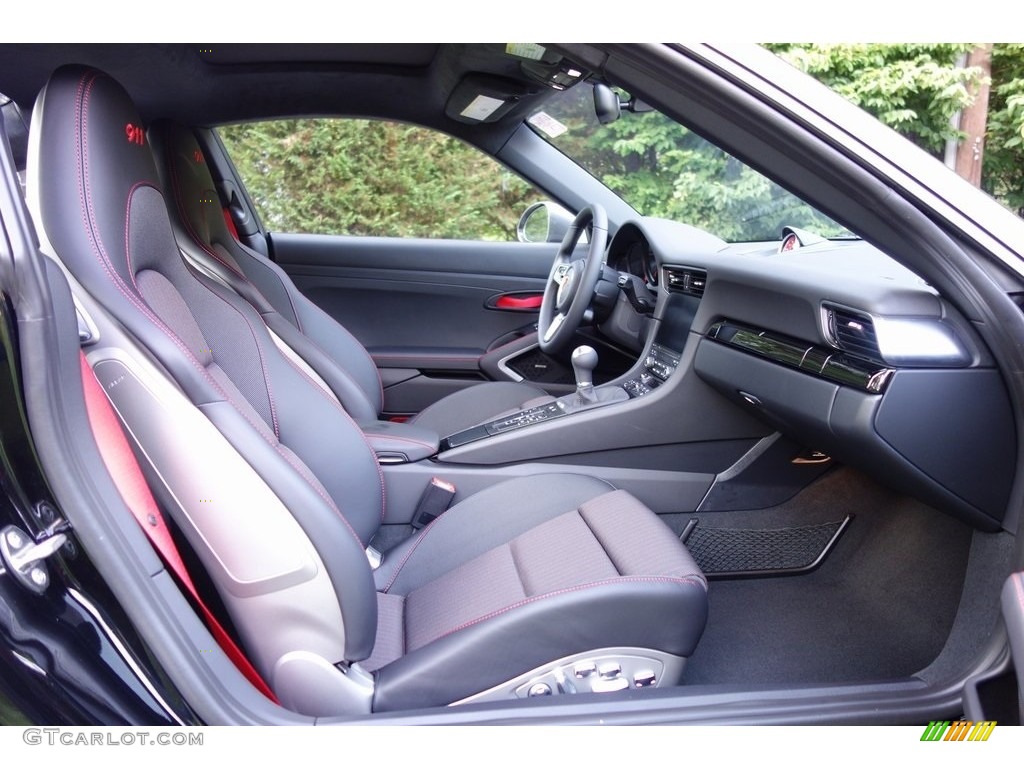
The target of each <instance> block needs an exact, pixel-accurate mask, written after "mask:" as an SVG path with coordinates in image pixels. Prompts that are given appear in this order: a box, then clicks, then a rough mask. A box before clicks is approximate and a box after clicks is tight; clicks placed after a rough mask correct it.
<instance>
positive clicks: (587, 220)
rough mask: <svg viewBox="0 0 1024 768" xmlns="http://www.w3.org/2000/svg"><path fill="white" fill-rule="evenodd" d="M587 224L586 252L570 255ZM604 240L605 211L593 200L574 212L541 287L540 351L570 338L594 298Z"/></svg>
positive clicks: (551, 349) (559, 345)
mask: <svg viewBox="0 0 1024 768" xmlns="http://www.w3.org/2000/svg"><path fill="white" fill-rule="evenodd" d="M588 227H589V228H590V244H589V247H588V249H587V255H586V257H585V258H582V259H574V258H573V251H575V250H576V244H577V243H579V240H580V236H581V235H582V234H583V232H584V230H586V229H587V228H588ZM607 241H608V214H606V213H605V210H604V208H602V207H601V206H600V205H598V204H597V203H593V204H591V205H588V206H587V207H586V208H584V209H583V210H582V211H580V212H579V213H578V214H577V215H576V218H575V219H573V222H572V224H571V225H570V226H569V229H568V231H567V232H566V233H565V237H564V238H562V244H561V245H559V246H558V253H556V254H555V261H554V264H552V265H551V274H550V275H549V276H548V282H547V285H546V286H545V287H544V300H543V302H542V303H541V305H540V315H539V317H538V318H537V338H538V341H539V343H540V348H541V350H542V351H544V352H547V353H548V354H552V353H555V352H560V351H561V350H563V349H564V348H565V347H567V346H568V345H569V342H570V341H572V337H573V335H574V334H575V333H576V329H577V328H579V325H580V323H581V322H582V321H583V315H584V314H585V313H586V311H587V307H589V306H590V301H591V299H593V298H594V289H595V288H596V287H597V281H598V278H599V277H600V276H601V267H602V265H603V263H604V246H605V243H606V242H607Z"/></svg>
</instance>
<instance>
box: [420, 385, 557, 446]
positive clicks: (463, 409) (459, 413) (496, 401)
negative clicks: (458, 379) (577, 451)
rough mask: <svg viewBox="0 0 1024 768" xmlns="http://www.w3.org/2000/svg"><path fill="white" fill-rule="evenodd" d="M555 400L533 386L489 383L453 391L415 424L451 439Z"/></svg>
mask: <svg viewBox="0 0 1024 768" xmlns="http://www.w3.org/2000/svg"><path fill="white" fill-rule="evenodd" d="M553 399H554V398H553V397H551V396H550V395H549V394H548V393H547V392H545V391H544V390H543V389H540V388H538V387H535V386H533V385H531V384H522V383H518V382H513V381H490V382H485V383H483V384H474V385H473V386H471V387H466V388H465V389H460V390H459V391H458V392H452V393H451V394H450V395H447V396H446V397H443V398H442V399H441V400H439V401H437V402H436V403H434V404H433V405H430V406H428V407H426V408H424V409H423V410H422V411H420V413H419V414H417V416H416V417H415V418H413V419H412V423H413V424H415V425H416V426H417V427H426V428H427V429H432V430H434V431H435V432H437V434H439V435H440V436H441V437H448V436H449V435H454V434H455V433H456V432H461V431H462V430H464V429H467V428H469V427H472V426H475V425H476V424H480V423H483V422H485V421H492V420H494V419H496V418H498V417H499V416H501V415H504V414H507V413H516V412H518V411H521V410H523V408H531V407H533V406H535V405H540V404H542V403H545V402H550V401H551V400H553Z"/></svg>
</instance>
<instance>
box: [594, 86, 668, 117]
mask: <svg viewBox="0 0 1024 768" xmlns="http://www.w3.org/2000/svg"><path fill="white" fill-rule="evenodd" d="M622 110H626V111H627V112H638V113H639V112H652V111H654V107H652V106H651V105H650V104H648V103H647V102H646V101H640V99H638V98H637V97H636V96H631V97H630V98H629V101H623V100H622V99H621V98H619V94H617V93H616V92H615V91H613V90H612V89H611V88H610V87H609V86H607V85H605V84H604V83H594V113H595V114H596V115H597V121H598V122H599V123H601V125H608V123H614V122H615V121H616V120H618V119H619V117H621V116H622Z"/></svg>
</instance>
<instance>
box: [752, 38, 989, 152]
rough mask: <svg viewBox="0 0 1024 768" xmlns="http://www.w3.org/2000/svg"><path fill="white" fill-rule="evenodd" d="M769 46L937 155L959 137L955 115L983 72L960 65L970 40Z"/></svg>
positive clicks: (784, 44) (969, 47)
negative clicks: (951, 140)
mask: <svg viewBox="0 0 1024 768" xmlns="http://www.w3.org/2000/svg"><path fill="white" fill-rule="evenodd" d="M765 47H767V48H768V49H769V50H771V51H774V52H775V53H776V54H778V55H779V56H781V57H783V58H784V59H786V60H787V61H789V62H790V63H792V64H793V65H795V66H796V67H797V68H799V69H801V70H803V71H804V72H807V73H808V74H811V75H813V76H814V77H816V78H817V79H819V80H821V81H822V82H824V83H825V84H827V85H828V86H830V87H831V88H833V89H834V90H835V91H837V92H838V93H840V94H842V95H843V96H845V97H846V98H847V99H849V100H850V101H852V102H853V103H854V104H857V105H859V106H860V107H863V108H864V109H865V110H867V111H868V112H870V113H871V114H873V115H874V116H875V117H877V118H878V119H879V120H881V121H882V122H883V123H885V124H886V125H888V126H890V127H892V128H894V129H896V130H897V131H899V132H900V133H902V134H904V135H906V136H908V137H909V138H911V139H912V140H914V141H915V143H917V144H918V145H920V146H921V147H923V148H925V149H927V150H929V151H931V152H933V153H936V154H941V153H942V150H943V148H944V146H945V143H946V141H947V140H948V139H955V138H958V137H959V136H960V134H959V132H958V131H957V130H956V128H954V127H952V125H951V124H950V118H952V117H953V115H955V114H956V113H957V111H959V110H961V109H963V108H964V107H966V106H967V105H968V104H970V103H971V100H972V95H971V92H970V88H971V86H972V85H973V84H974V83H976V82H977V79H978V78H979V77H980V76H981V72H980V71H979V70H977V69H973V68H972V69H966V68H960V67H958V66H957V61H958V59H959V57H960V56H961V55H962V54H965V53H967V52H968V51H969V50H970V49H971V48H972V47H974V46H973V45H972V44H970V43H928V44H902V45H886V44H881V43H869V44H842V45H833V44H821V43H812V44H801V43H776V44H770V45H767V46H765Z"/></svg>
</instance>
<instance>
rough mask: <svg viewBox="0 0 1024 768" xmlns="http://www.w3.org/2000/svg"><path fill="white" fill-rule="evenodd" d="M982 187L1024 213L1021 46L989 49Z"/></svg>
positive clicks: (1023, 70) (1023, 57)
mask: <svg viewBox="0 0 1024 768" xmlns="http://www.w3.org/2000/svg"><path fill="white" fill-rule="evenodd" d="M988 109H989V111H988V130H987V132H986V135H985V156H984V160H983V166H982V187H984V189H985V191H987V192H988V193H989V194H991V195H993V196H995V197H996V199H998V200H1001V201H1002V202H1003V203H1004V204H1005V205H1007V206H1008V207H1009V208H1011V209H1012V210H1013V211H1014V212H1015V213H1016V214H1017V215H1018V216H1024V45H1022V44H1020V43H1000V44H997V45H995V46H993V48H992V90H991V92H990V93H989V102H988Z"/></svg>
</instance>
